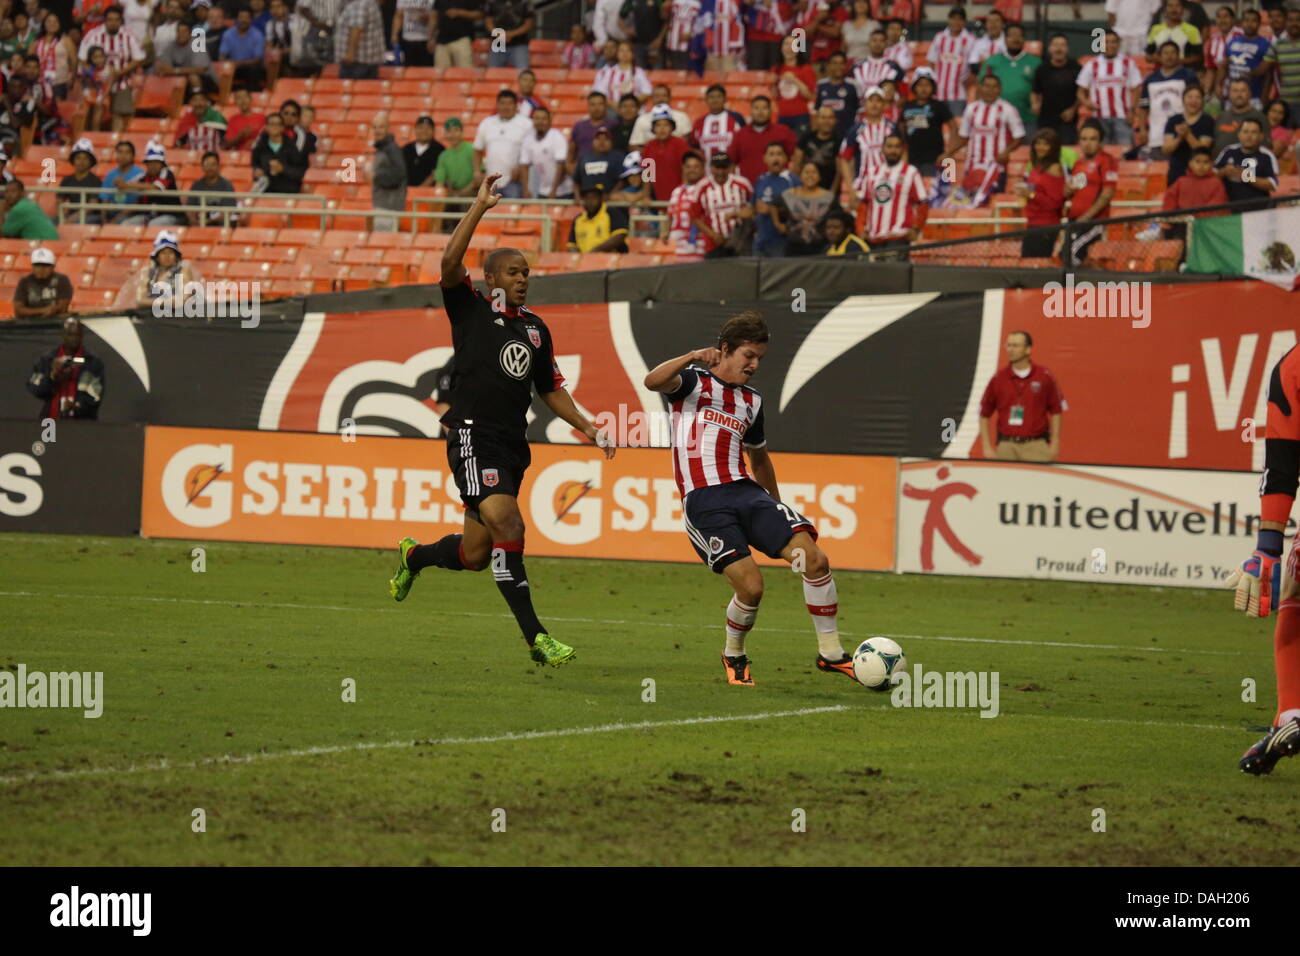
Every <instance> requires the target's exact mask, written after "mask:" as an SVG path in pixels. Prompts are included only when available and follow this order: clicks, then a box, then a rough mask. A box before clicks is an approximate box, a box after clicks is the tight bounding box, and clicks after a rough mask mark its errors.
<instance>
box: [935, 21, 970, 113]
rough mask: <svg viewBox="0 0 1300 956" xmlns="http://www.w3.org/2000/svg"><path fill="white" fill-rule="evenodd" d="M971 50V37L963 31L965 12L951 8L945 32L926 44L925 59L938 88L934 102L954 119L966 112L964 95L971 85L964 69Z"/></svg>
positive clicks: (967, 69)
mask: <svg viewBox="0 0 1300 956" xmlns="http://www.w3.org/2000/svg"><path fill="white" fill-rule="evenodd" d="M974 48H975V37H974V36H973V35H972V34H971V33H969V32H968V31H967V30H966V11H965V10H963V9H962V8H961V7H953V8H952V11H951V12H950V13H949V14H948V28H947V29H946V30H943V31H942V32H941V33H940V34H939V35H938V36H936V37H935V38H934V40H933V41H932V42H931V43H930V53H929V58H930V62H931V63H932V64H933V65H934V70H935V83H936V85H937V86H938V87H939V89H938V92H937V93H935V98H936V99H940V100H943V101H944V102H945V103H947V105H948V111H949V112H950V113H952V115H953V116H954V117H958V116H961V114H962V110H964V109H965V108H966V96H967V92H968V90H969V88H970V87H971V85H972V84H973V83H974V77H972V76H971V75H970V67H969V66H968V65H967V64H968V63H969V62H970V55H971V51H972V50H973V49H974Z"/></svg>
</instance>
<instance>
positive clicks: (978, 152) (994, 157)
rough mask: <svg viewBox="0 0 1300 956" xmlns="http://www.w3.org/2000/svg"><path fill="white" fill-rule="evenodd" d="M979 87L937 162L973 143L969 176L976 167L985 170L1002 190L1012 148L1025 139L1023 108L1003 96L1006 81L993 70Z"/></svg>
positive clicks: (997, 187) (996, 189)
mask: <svg viewBox="0 0 1300 956" xmlns="http://www.w3.org/2000/svg"><path fill="white" fill-rule="evenodd" d="M979 91H980V97H979V99H978V100H976V101H975V102H973V103H971V105H970V107H969V108H968V109H967V110H966V112H965V113H963V114H962V117H961V124H960V125H959V126H958V128H957V135H956V136H954V137H953V138H952V141H951V142H950V143H949V144H948V150H947V152H945V153H944V154H943V155H942V156H940V157H939V159H938V160H937V161H936V163H935V165H937V166H942V165H943V161H944V160H945V159H948V158H949V157H951V156H956V155H957V153H958V152H960V151H961V149H962V147H964V146H965V145H966V144H967V143H970V149H969V150H968V151H967V153H966V173H967V177H968V178H970V174H971V171H972V170H982V171H985V172H987V173H989V174H991V175H993V176H994V178H995V179H996V180H997V182H996V183H994V184H992V187H991V188H992V190H993V192H1002V190H1003V189H1004V188H1005V187H1006V179H1007V163H1009V162H1010V161H1011V153H1012V151H1013V150H1014V149H1015V148H1016V147H1017V146H1019V145H1020V144H1021V143H1022V142H1023V141H1024V138H1025V125H1024V123H1022V122H1021V121H1020V111H1019V110H1017V109H1016V108H1015V107H1014V106H1012V105H1011V104H1010V103H1008V102H1007V101H1006V100H1004V99H1002V81H1001V80H999V79H998V78H997V77H996V76H994V75H993V74H992V73H990V74H988V75H987V76H985V77H984V79H982V80H980V85H979Z"/></svg>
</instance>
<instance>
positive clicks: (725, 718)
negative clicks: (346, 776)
mask: <svg viewBox="0 0 1300 956" xmlns="http://www.w3.org/2000/svg"><path fill="white" fill-rule="evenodd" d="M850 709H851V708H849V707H846V706H844V705H842V704H837V705H835V706H833V707H804V708H801V709H800V710H777V711H770V712H768V713H765V714H724V715H721V716H717V717H685V718H682V719H680V720H641V721H637V722H636V723H631V724H601V725H600V726H597V727H568V728H565V729H562V730H528V731H524V732H522V733H506V734H493V735H491V736H487V737H443V738H441V739H439V740H389V741H384V742H383V743H358V744H336V745H332V746H327V747H304V748H302V749H299V750H280V751H275V752H271V753H253V754H226V755H223V756H220V757H206V758H204V759H202V760H192V761H188V762H185V763H172V762H171V761H169V760H159V761H155V762H153V763H143V764H132V765H131V766H127V767H87V768H79V769H77V770H51V771H46V772H44V773H29V774H17V775H14V776H5V777H0V783H30V782H32V781H37V780H42V781H45V780H67V779H72V778H76V777H95V776H104V775H108V774H130V773H148V772H149V771H156V770H197V769H199V768H200V767H210V766H218V765H222V764H241V763H256V762H260V761H265V760H278V759H280V758H283V757H315V756H318V755H320V754H337V753H348V752H351V751H358V750H397V749H405V748H407V747H445V746H452V745H456V744H495V743H503V742H506V741H514V740H540V739H542V738H545V737H581V736H585V735H587V734H612V733H619V732H621V731H624V730H648V729H653V728H655V727H688V726H693V725H695V724H726V723H732V722H735V721H740V720H775V719H778V718H781V717H804V716H806V715H808V714H829V713H834V712H836V711H842V710H850Z"/></svg>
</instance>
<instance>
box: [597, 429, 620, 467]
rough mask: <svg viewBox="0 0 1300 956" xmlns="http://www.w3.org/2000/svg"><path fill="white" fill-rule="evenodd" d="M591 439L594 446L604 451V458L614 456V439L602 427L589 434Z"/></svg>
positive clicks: (607, 458)
mask: <svg viewBox="0 0 1300 956" xmlns="http://www.w3.org/2000/svg"><path fill="white" fill-rule="evenodd" d="M591 440H592V441H593V442H595V443H596V447H597V448H599V449H601V450H602V451H603V452H604V453H605V459H606V460H607V461H608V460H609V459H610V458H613V457H614V452H615V450H616V449H615V446H614V439H612V438H610V437H609V435H608V433H606V431H605V430H604V429H603V428H598V429H596V433H595V434H594V435H592V436H591Z"/></svg>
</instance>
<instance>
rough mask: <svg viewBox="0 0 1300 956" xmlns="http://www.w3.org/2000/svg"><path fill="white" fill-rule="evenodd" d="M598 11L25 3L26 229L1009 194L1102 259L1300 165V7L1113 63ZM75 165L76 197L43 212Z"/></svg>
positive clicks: (1116, 32) (629, 240)
mask: <svg viewBox="0 0 1300 956" xmlns="http://www.w3.org/2000/svg"><path fill="white" fill-rule="evenodd" d="M584 6H585V19H584V21H583V22H582V23H578V24H575V25H574V27H573V30H572V32H571V34H570V36H569V38H568V40H567V41H565V42H563V43H559V42H555V41H544V40H539V39H538V38H537V17H536V12H535V10H534V9H533V2H532V0H397V2H396V4H395V6H391V7H390V6H386V5H385V4H384V2H383V0H296V2H288V0H270V2H269V3H268V2H266V0H247V2H244V0H234V2H222V3H220V4H216V5H214V4H213V2H212V0H128V2H126V3H125V4H118V3H113V2H108V0H76V3H75V5H74V6H73V7H71V9H68V10H63V9H59V8H58V7H57V4H56V3H55V2H53V0H48V5H43V4H42V0H25V2H24V0H0V79H2V80H3V89H2V92H0V146H2V147H3V150H4V152H3V153H0V180H3V181H4V184H5V185H4V199H3V203H2V204H0V232H3V235H4V237H7V238H11V239H21V240H40V241H43V242H50V241H52V242H54V243H55V244H57V243H58V242H59V241H61V240H62V238H63V232H68V233H69V234H72V233H73V232H76V233H77V234H78V235H82V234H84V232H82V230H84V229H85V227H87V226H91V227H94V226H130V227H136V226H143V227H146V228H148V229H149V234H148V235H144V236H140V237H139V238H140V240H141V242H145V243H147V242H149V241H151V240H152V239H153V238H154V233H155V232H156V230H159V229H177V230H179V234H180V235H182V236H184V235H186V234H189V235H192V236H198V235H200V233H198V232H195V231H194V230H196V229H198V228H200V227H209V228H212V229H213V230H221V229H227V230H228V229H231V228H236V233H235V235H238V230H239V229H241V228H244V227H250V226H253V225H255V224H256V222H257V221H258V216H257V215H256V214H255V213H252V212H250V211H249V210H250V209H251V208H254V207H253V206H252V203H253V200H250V199H243V200H237V199H236V198H235V196H236V194H240V193H244V194H252V193H267V194H272V195H278V196H295V195H299V194H304V193H319V194H324V193H325V192H326V190H327V188H328V187H332V186H335V185H337V184H338V183H340V182H342V183H343V184H345V185H349V184H350V185H351V189H350V191H349V192H348V193H346V194H345V195H344V202H345V203H349V202H350V203H353V204H354V205H352V206H351V207H350V208H353V209H355V208H356V205H355V204H360V205H361V206H362V207H363V208H365V209H367V210H370V211H371V215H369V216H368V217H367V219H368V222H369V228H370V230H371V231H373V232H393V231H397V230H399V229H400V228H402V224H403V216H402V214H403V213H409V212H410V211H411V210H412V208H413V207H412V200H413V199H414V198H415V197H416V196H417V195H419V196H421V197H423V198H424V199H431V200H436V199H441V198H444V197H465V196H469V195H471V194H472V193H473V192H474V191H475V190H476V189H477V186H478V184H479V182H481V180H482V178H483V177H484V176H486V175H490V174H494V173H499V174H501V175H502V182H503V183H504V186H503V193H504V195H505V197H507V198H508V199H511V200H516V201H518V203H520V204H527V203H529V202H530V201H531V202H533V203H536V202H537V201H538V200H568V201H569V202H570V203H571V205H570V207H569V209H570V210H571V211H565V212H561V213H559V214H557V216H556V218H557V219H558V220H560V221H561V225H562V231H561V232H559V233H558V234H557V236H556V242H555V245H556V247H557V248H559V247H563V248H564V249H566V250H567V252H569V253H574V254H578V255H580V256H590V255H594V254H598V253H615V254H625V253H629V252H630V251H632V252H635V251H644V250H655V251H656V252H658V253H661V254H664V255H671V256H673V257H674V258H675V259H676V260H677V261H682V260H692V259H701V258H717V257H723V256H733V255H741V254H753V255H759V256H808V255H832V256H860V255H863V254H865V253H866V252H867V251H868V250H869V249H874V250H879V249H881V248H886V249H888V248H895V247H897V248H899V249H900V250H902V251H904V252H905V247H907V246H908V245H910V244H912V243H915V242H916V241H917V240H918V239H920V238H921V237H922V235H923V233H924V234H925V235H926V236H927V237H930V235H931V234H930V233H925V232H924V231H925V229H926V225H927V221H928V220H929V219H930V218H931V213H932V211H937V210H958V211H966V212H969V211H970V210H977V209H980V208H982V207H987V206H990V205H997V204H1005V203H1007V202H1008V201H1010V202H1014V203H1016V204H1017V205H1019V206H1020V207H1021V209H1020V210H1019V213H1018V214H1019V215H1020V216H1022V217H1023V218H1024V220H1025V221H1026V222H1027V223H1028V224H1029V225H1030V226H1037V225H1055V224H1059V223H1061V222H1062V221H1064V220H1069V221H1074V222H1084V223H1089V222H1094V221H1095V222H1096V223H1097V225H1096V226H1095V227H1093V228H1089V229H1082V230H1076V231H1075V232H1074V234H1073V241H1072V244H1071V247H1070V248H1069V249H1060V248H1059V247H1057V246H1056V245H1055V244H1054V241H1053V236H1051V235H1047V236H1046V238H1039V237H1035V236H1030V237H1028V238H1026V239H1025V241H1024V243H1023V245H1022V248H1021V250H1020V253H1021V255H1022V256H1023V257H1025V258H1028V259H1048V258H1052V257H1054V256H1055V257H1058V258H1059V259H1060V260H1061V261H1067V262H1070V263H1079V262H1082V261H1083V259H1084V258H1085V257H1086V256H1087V255H1088V253H1089V249H1090V248H1091V247H1092V246H1093V244H1094V243H1096V242H1098V241H1099V240H1101V239H1102V238H1104V237H1105V236H1106V229H1105V227H1104V224H1103V220H1105V219H1106V218H1107V217H1108V216H1109V215H1110V214H1111V211H1112V203H1113V201H1114V200H1115V199H1116V198H1117V197H1118V198H1129V199H1132V198H1142V199H1146V200H1154V202H1153V205H1159V204H1161V203H1162V204H1163V206H1162V208H1164V209H1166V210H1178V209H1186V208H1194V207H1196V206H1201V205H1208V204H1217V203H1225V202H1242V203H1246V202H1249V203H1251V204H1259V203H1262V202H1267V200H1268V198H1269V196H1270V195H1272V194H1274V193H1276V192H1278V190H1279V189H1280V188H1281V186H1282V179H1283V177H1289V176H1294V174H1295V171H1296V157H1295V153H1296V149H1295V148H1294V143H1295V142H1296V137H1297V134H1296V126H1297V121H1298V120H1300V2H1297V0H1289V3H1288V4H1286V5H1284V4H1265V6H1266V7H1267V9H1265V10H1256V9H1253V8H1245V9H1242V10H1240V12H1239V10H1238V6H1237V5H1235V4H1234V5H1224V6H1221V7H1218V8H1213V7H1212V6H1210V7H1207V6H1205V5H1202V4H1200V3H1197V2H1193V0H1107V2H1106V4H1105V10H1106V11H1107V18H1108V22H1109V24H1110V27H1111V28H1110V29H1109V30H1107V31H1106V33H1105V35H1104V38H1103V40H1102V43H1101V47H1100V49H1099V50H1098V54H1097V55H1095V56H1090V57H1085V58H1083V59H1082V61H1081V60H1079V59H1076V58H1075V57H1074V56H1072V55H1071V52H1070V47H1069V40H1068V38H1067V37H1066V36H1065V35H1064V34H1056V35H1053V36H1051V37H1050V38H1049V39H1048V40H1047V42H1046V45H1045V46H1046V49H1045V50H1042V49H1040V48H1039V47H1040V46H1041V44H1038V43H1031V42H1028V41H1027V36H1026V30H1025V26H1024V24H1023V22H1021V21H1022V20H1023V19H1024V17H1025V9H1024V8H1025V4H1024V3H1023V2H1007V0H998V2H996V3H994V4H992V6H991V8H990V9H989V10H988V11H987V12H986V13H985V14H984V15H983V16H981V17H978V18H974V17H968V15H967V11H966V9H965V8H963V7H961V6H954V7H951V8H943V11H944V12H943V13H940V14H939V15H941V16H942V15H946V25H945V26H944V27H943V28H942V29H940V30H938V32H937V33H935V34H934V35H933V36H931V37H929V38H928V39H925V38H913V36H912V31H914V30H915V24H916V23H917V22H919V19H920V17H921V15H922V14H923V12H924V11H923V10H922V9H921V4H920V3H916V2H912V0H896V2H887V0H797V2H793V3H792V2H787V0H705V3H704V4H703V5H702V3H701V0H594V2H590V0H588V2H587V3H586V4H585V5H584ZM931 7H932V11H931V12H932V14H933V13H934V10H933V8H934V7H935V5H934V4H932V5H931ZM1075 7H1076V13H1077V12H1078V9H1077V5H1075ZM706 8H707V9H706ZM702 10H705V12H707V13H709V14H710V15H709V16H708V17H704V16H702ZM484 37H486V38H488V42H486V43H485V42H484ZM535 59H536V63H535V62H534V60H535ZM543 64H545V65H543ZM688 68H694V69H696V70H699V71H702V73H701V76H702V79H701V80H696V79H695V77H694V76H693V75H692V74H689V73H684V72H682V71H684V70H686V69H688ZM399 70H400V71H402V72H401V73H400V74H399V73H398V72H397V71H399ZM420 71H423V72H420ZM485 71H488V72H485ZM397 75H401V76H405V77H409V79H406V80H400V81H391V80H386V79H385V78H384V77H385V76H397ZM417 78H418V79H417ZM329 84H333V85H332V86H329ZM403 84H405V85H403ZM485 84H487V85H488V86H490V89H491V90H492V94H491V95H486V96H485V95H484V85H485ZM444 85H445V87H446V89H447V93H446V94H444V93H442V92H441V88H442V87H443V86H444ZM399 87H400V88H399ZM327 88H328V89H330V90H331V91H338V93H337V95H329V96H326V95H324V94H325V91H326V89H327ZM471 90H472V93H473V95H472V96H467V95H465V94H466V93H468V92H471ZM286 91H287V92H286ZM575 91H580V95H581V99H579V98H578V97H576V96H574V95H573V94H574V92H575ZM290 94H291V95H290ZM701 94H702V95H701ZM697 96H698V97H699V100H702V102H699V101H697V99H696V98H697ZM455 103H461V104H462V105H463V107H464V108H463V109H456V108H455ZM408 107H414V109H411V108H408ZM448 107H450V108H448ZM361 109H366V110H373V112H370V113H368V114H367V116H366V118H365V119H363V120H360V121H358V122H353V120H357V119H358V110H361ZM344 111H346V117H347V118H346V120H345V119H344V115H345V112H344ZM435 111H436V115H435ZM318 113H319V115H318ZM413 114H418V115H413ZM331 147H332V148H331ZM357 147H360V148H357ZM49 158H53V159H55V160H56V161H57V165H58V166H59V167H60V168H61V169H65V170H66V174H65V175H63V176H62V177H61V178H60V179H59V180H58V183H57V184H58V185H59V186H60V187H61V191H60V193H59V195H58V196H57V198H56V197H55V196H54V195H53V194H50V193H40V194H39V195H37V194H35V193H30V194H29V189H30V187H34V186H37V185H42V186H47V185H52V183H51V181H50V178H49V174H48V171H47V166H46V165H44V164H43V160H45V159H49ZM1125 162H1127V163H1141V164H1144V168H1146V169H1147V170H1148V173H1147V177H1148V178H1153V177H1152V175H1151V174H1150V172H1149V170H1150V169H1151V168H1156V169H1157V170H1158V172H1157V173H1156V174H1155V175H1156V176H1158V177H1159V178H1160V179H1161V180H1163V181H1162V182H1160V183H1159V186H1160V189H1159V190H1158V192H1156V193H1155V194H1152V192H1151V191H1149V190H1148V191H1146V192H1144V193H1143V194H1142V195H1141V196H1133V195H1129V194H1128V193H1127V192H1122V191H1121V188H1120V187H1121V168H1122V167H1121V164H1122V163H1125ZM348 164H351V168H348ZM6 167H8V168H6ZM15 168H18V169H20V171H21V172H22V173H23V175H19V174H16V173H15V172H14V171H13V169H15ZM349 175H351V177H352V178H350V179H349ZM24 180H25V182H24ZM367 180H368V184H367ZM367 185H368V188H367ZM199 194H201V195H199ZM221 194H228V195H226V196H224V197H223V196H222V195H221ZM331 194H332V195H334V196H337V195H338V194H337V193H333V192H332V191H331ZM33 197H35V198H33ZM113 207H116V208H113ZM303 208H306V207H303ZM313 208H315V207H313ZM423 208H425V209H426V210H427V209H437V208H439V207H438V206H437V205H436V204H434V203H431V204H429V205H426V206H424V207H423ZM454 208H457V207H454V206H450V205H449V206H448V209H449V210H454ZM518 208H523V207H522V205H521V206H520V207H518ZM534 208H540V207H534ZM1242 208H1248V207H1246V206H1243V207H1242ZM654 214H659V215H661V216H663V217H666V220H667V229H666V235H664V234H662V233H661V230H660V228H659V224H658V222H656V221H655V220H654V218H653V215H654ZM452 215H453V213H451V212H449V213H448V218H447V219H446V220H445V222H444V224H443V226H442V227H441V231H442V232H444V233H445V232H446V231H449V229H450V226H451V225H452V224H453V223H454V219H453V218H452ZM287 218H288V217H284V216H281V217H279V220H280V221H286V220H287ZM299 218H300V217H296V216H295V217H292V219H293V222H294V224H295V225H297V224H298V222H299ZM301 218H302V219H307V218H308V217H307V216H306V215H304V216H302V217H301ZM539 218H540V217H539ZM337 221H338V222H342V221H344V220H342V219H339V220H337ZM352 221H353V222H354V223H355V222H356V220H352ZM314 222H315V223H316V225H317V228H318V229H319V228H320V223H321V219H320V217H319V216H317V217H315V218H314ZM70 227H71V228H70ZM336 228H337V227H336ZM61 230H62V231H61ZM438 230H439V227H437V226H435V227H434V231H435V232H437V231H438ZM1164 233H1168V235H1169V236H1176V233H1174V232H1171V231H1169V230H1164V231H1162V230H1161V229H1160V228H1158V227H1157V228H1153V229H1151V230H1148V231H1147V232H1146V233H1143V234H1142V235H1141V236H1140V237H1139V238H1147V239H1158V238H1161V237H1162V235H1164ZM135 245H136V246H137V247H138V246H139V243H136V244H135ZM46 248H48V249H53V248H54V246H53V245H51V246H47V247H46ZM178 252H179V246H178ZM47 254H48V253H47ZM153 254H154V253H153V252H150V254H149V255H150V257H152V255H153ZM45 264H46V263H42V266H44V265H45ZM143 265H144V263H133V264H132V267H131V269H129V270H127V269H125V268H121V269H118V270H116V271H117V272H120V273H121V276H120V278H122V279H124V280H125V282H126V283H128V284H129V283H130V282H132V281H133V277H134V275H135V274H136V273H137V272H138V270H139V269H140V268H142V267H143ZM109 271H110V272H111V271H114V270H109ZM415 272H416V270H415V269H414V268H411V269H410V270H409V271H408V275H413V273H415ZM60 275H62V274H61V273H60ZM25 288H26V290H27V297H28V299H29V300H31V298H32V296H33V295H35V293H33V292H32V291H31V290H32V289H33V288H34V284H33V283H27V285H26V286H25ZM15 295H17V291H15ZM45 298H48V296H46V297H45ZM33 301H34V300H33ZM56 301H58V302H62V301H63V297H61V296H60V297H59V298H58V299H57V300H56ZM118 301H120V299H119V300H118ZM41 302H45V299H42V300H41ZM18 305H19V303H17V300H16V299H15V312H18ZM47 307H48V303H47V302H45V304H40V303H37V304H32V301H29V302H28V303H27V304H26V305H24V306H23V311H22V312H21V313H20V314H35V313H32V312H30V311H27V310H30V309H45V308H47Z"/></svg>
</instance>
